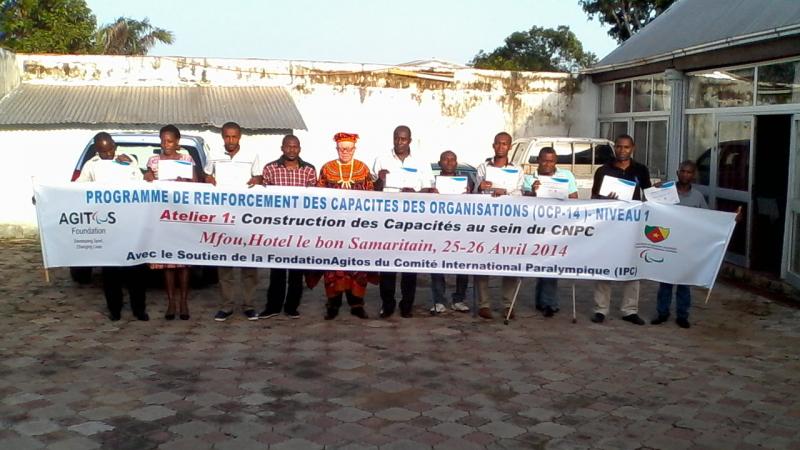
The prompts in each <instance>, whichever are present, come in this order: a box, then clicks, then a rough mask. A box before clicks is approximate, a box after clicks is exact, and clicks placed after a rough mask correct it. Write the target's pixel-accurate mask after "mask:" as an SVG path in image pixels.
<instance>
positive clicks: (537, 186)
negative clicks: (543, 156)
mask: <svg viewBox="0 0 800 450" xmlns="http://www.w3.org/2000/svg"><path fill="white" fill-rule="evenodd" d="M541 185H542V182H541V181H539V180H536V181H534V182H533V186H531V190H532V191H533V192H536V191H538V190H539V187H540V186H541Z"/></svg>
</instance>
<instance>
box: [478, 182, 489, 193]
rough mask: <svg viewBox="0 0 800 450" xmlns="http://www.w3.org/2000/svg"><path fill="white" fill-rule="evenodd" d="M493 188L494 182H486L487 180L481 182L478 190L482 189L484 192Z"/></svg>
mask: <svg viewBox="0 0 800 450" xmlns="http://www.w3.org/2000/svg"><path fill="white" fill-rule="evenodd" d="M491 188H492V182H491V181H486V180H483V181H481V185H480V186H478V189H480V190H482V191H488V190H489V189H491Z"/></svg>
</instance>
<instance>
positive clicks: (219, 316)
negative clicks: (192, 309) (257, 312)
mask: <svg viewBox="0 0 800 450" xmlns="http://www.w3.org/2000/svg"><path fill="white" fill-rule="evenodd" d="M251 311H252V310H251ZM231 314H233V311H223V310H219V311H217V313H216V314H215V315H214V320H216V321H217V322H225V321H226V320H228V317H230V316H231ZM245 315H246V313H245Z"/></svg>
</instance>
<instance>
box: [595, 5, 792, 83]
mask: <svg viewBox="0 0 800 450" xmlns="http://www.w3.org/2000/svg"><path fill="white" fill-rule="evenodd" d="M795 27H796V28H798V29H797V30H795V31H794V32H795V33H797V32H800V1H798V0H678V1H677V2H676V3H674V4H673V5H672V6H671V7H670V8H669V9H667V10H666V11H664V12H663V13H662V14H661V15H659V16H658V17H656V19H655V20H654V21H653V22H651V23H650V24H648V25H647V26H646V27H645V28H644V29H643V30H642V31H640V32H639V33H636V34H634V35H633V36H632V37H631V38H630V39H628V40H627V41H625V42H624V43H622V45H620V46H619V47H617V48H616V49H615V50H614V51H612V52H611V53H609V54H608V56H606V57H605V58H603V59H602V60H600V62H598V63H597V64H596V65H595V66H594V67H592V68H590V69H588V70H587V71H586V72H588V73H595V72H600V71H603V70H604V69H608V70H611V69H613V68H614V67H612V66H620V65H625V64H629V65H633V64H636V63H637V62H640V63H641V64H645V63H647V62H650V61H649V60H651V59H653V58H656V57H658V56H668V55H670V54H672V53H676V52H680V51H681V50H687V49H692V48H695V47H702V46H704V45H708V44H712V43H720V44H725V42H726V41H729V42H734V41H736V40H737V39H738V38H742V37H746V36H753V37H754V38H757V37H758V36H759V35H760V34H763V35H764V36H763V37H764V38H769V39H771V38H774V37H777V36H775V35H772V36H770V35H767V34H766V33H768V32H771V31H778V32H780V31H781V30H784V31H786V32H788V30H785V29H786V28H791V29H793V28H795ZM775 34H778V33H775Z"/></svg>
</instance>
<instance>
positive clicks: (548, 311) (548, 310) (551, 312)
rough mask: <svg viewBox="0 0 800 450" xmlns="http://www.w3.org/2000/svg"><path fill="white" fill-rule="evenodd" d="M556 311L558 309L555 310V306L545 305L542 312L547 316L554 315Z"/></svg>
mask: <svg viewBox="0 0 800 450" xmlns="http://www.w3.org/2000/svg"><path fill="white" fill-rule="evenodd" d="M555 313H556V310H555V309H553V308H551V307H549V306H545V307H544V308H543V310H542V314H543V315H544V316H545V317H553V315H554V314H555Z"/></svg>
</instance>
